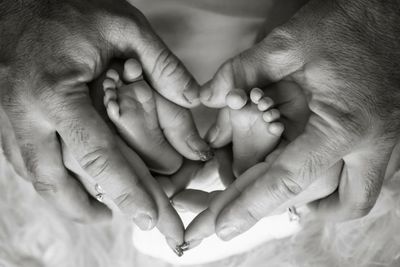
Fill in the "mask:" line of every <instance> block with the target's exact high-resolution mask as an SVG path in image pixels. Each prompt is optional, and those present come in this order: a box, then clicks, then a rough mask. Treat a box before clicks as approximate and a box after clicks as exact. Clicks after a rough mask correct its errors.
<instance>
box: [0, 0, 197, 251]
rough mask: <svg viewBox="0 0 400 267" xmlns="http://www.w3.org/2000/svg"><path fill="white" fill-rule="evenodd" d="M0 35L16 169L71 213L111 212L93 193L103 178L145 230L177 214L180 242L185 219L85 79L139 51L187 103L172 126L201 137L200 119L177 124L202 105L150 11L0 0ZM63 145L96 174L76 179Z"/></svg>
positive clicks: (154, 74)
mask: <svg viewBox="0 0 400 267" xmlns="http://www.w3.org/2000/svg"><path fill="white" fill-rule="evenodd" d="M0 35H1V39H0V93H1V94H0V95H1V104H2V109H1V111H2V112H1V116H0V119H1V122H0V123H1V133H2V139H1V140H2V143H1V144H2V148H3V152H4V154H5V155H6V157H7V159H8V160H9V162H10V163H11V164H12V165H13V166H14V168H15V169H16V170H17V171H18V172H20V174H21V176H23V177H25V178H27V179H29V180H31V181H32V183H33V185H34V187H35V189H36V190H37V192H38V193H39V194H40V195H41V196H43V197H44V198H46V199H47V200H48V201H49V203H51V204H53V205H54V206H55V207H56V208H57V209H58V210H61V211H62V213H63V214H64V215H65V216H67V217H69V218H71V219H74V220H77V221H88V220H98V219H100V218H103V217H107V216H109V210H108V209H106V208H105V206H104V205H102V204H101V203H99V202H98V201H93V198H92V197H90V196H89V195H92V196H95V195H96V194H97V193H98V191H97V192H96V190H95V188H94V185H95V184H98V185H100V187H101V188H102V190H103V191H104V192H105V194H106V197H107V199H106V200H107V201H105V203H106V204H107V205H108V206H109V207H114V208H116V209H118V210H119V211H120V212H122V213H123V214H124V215H125V216H126V217H127V218H128V219H130V220H133V221H134V222H135V223H136V224H137V225H138V226H139V227H140V228H142V229H144V230H148V229H151V228H153V227H154V226H156V225H157V227H159V228H160V227H161V226H160V224H159V219H161V217H162V219H163V220H165V221H168V223H170V222H171V221H173V222H174V223H175V224H176V227H175V228H174V230H173V231H174V232H173V233H171V232H170V233H168V234H166V235H167V237H169V238H170V239H171V238H172V239H173V242H172V241H171V240H169V241H170V242H169V243H170V244H172V243H174V242H176V243H177V244H180V243H181V242H182V241H183V225H182V222H181V221H180V219H179V217H177V214H176V212H175V211H174V210H173V209H172V208H171V206H170V203H169V201H168V199H167V198H166V197H164V195H162V194H163V193H162V191H161V187H159V185H158V184H157V183H154V182H155V180H154V178H153V177H151V175H150V173H149V171H148V170H147V168H146V166H145V165H144V163H143V162H142V161H141V160H140V159H139V158H138V157H137V156H136V155H135V153H134V152H133V151H132V150H131V149H130V148H129V147H127V146H126V145H125V144H124V143H123V142H121V141H120V140H119V139H118V138H117V137H116V135H115V134H114V133H113V132H112V131H111V130H110V129H109V127H108V126H107V124H106V123H105V122H104V120H103V119H102V118H101V117H100V115H99V113H98V112H97V111H96V110H95V108H94V107H93V105H92V100H91V99H90V97H89V95H90V90H89V88H88V85H87V84H88V83H90V82H92V81H93V80H95V79H96V78H97V77H98V76H99V75H100V74H101V73H102V72H104V71H105V70H106V69H107V67H108V64H109V62H110V60H111V59H112V58H115V57H118V58H130V57H135V58H137V59H138V60H139V61H140V62H141V64H142V65H143V69H144V72H145V75H146V79H147V80H148V81H149V83H150V84H151V85H152V87H153V88H154V89H155V90H157V91H158V92H159V93H160V94H161V95H163V96H164V97H165V98H166V99H169V100H171V101H174V102H175V103H176V104H178V105H180V106H182V108H180V110H179V108H178V111H177V114H176V116H175V118H174V119H175V121H174V125H176V127H175V128H176V129H175V130H176V131H179V130H180V129H183V130H182V131H187V132H181V133H180V136H181V137H182V136H185V135H187V136H192V137H193V135H197V136H198V133H197V130H196V129H194V126H193V129H188V128H190V127H186V126H185V127H183V126H184V125H182V127H180V125H181V123H180V122H184V121H186V122H187V120H191V117H187V116H186V115H185V114H188V112H187V110H185V109H184V108H183V107H185V108H190V107H194V106H196V105H198V104H199V99H198V98H199V97H198V91H199V90H198V89H199V87H198V84H197V82H196V81H195V80H194V79H193V77H192V76H191V75H190V74H189V73H188V72H187V70H186V69H185V67H184V66H183V65H182V64H181V63H180V61H179V60H178V59H177V58H176V57H175V56H174V55H173V54H172V53H171V52H170V51H169V50H168V48H167V47H166V46H165V45H164V44H163V42H162V41H161V40H160V39H159V37H158V36H157V35H156V34H155V33H154V32H153V30H152V29H151V27H150V25H149V24H148V22H147V21H146V19H145V18H144V16H143V15H142V14H141V13H140V12H139V11H138V10H137V9H136V8H134V7H133V6H131V5H130V4H128V3H127V2H125V1H112V0H101V1H75V0H67V1H23V2H21V1H18V2H15V1H12V0H6V1H1V3H0ZM3 109H4V112H3ZM181 115H182V116H181ZM191 125H194V124H193V123H192V124H191ZM14 133H15V137H16V138H13V136H14ZM182 139H183V141H184V140H185V138H182ZM178 143H179V140H178ZM61 144H63V147H64V148H65V150H68V153H69V154H70V155H69V156H70V159H72V160H69V162H67V165H68V166H73V167H74V168H75V169H74V170H72V171H74V172H75V174H77V175H78V176H79V177H80V178H82V177H87V178H88V179H89V180H90V181H83V180H81V181H78V180H77V179H76V177H74V175H73V173H72V172H70V170H68V169H67V168H66V167H65V166H64V158H63V156H62V154H63V153H65V151H63V149H62V146H61ZM184 156H186V155H184ZM189 156H190V155H189ZM192 158H193V157H192ZM22 159H23V160H22ZM132 160H133V161H135V162H132ZM71 162H74V163H76V165H74V164H71ZM25 167H26V168H25ZM25 169H26V170H27V172H24V170H25ZM143 179H146V181H145V182H143ZM149 179H150V180H151V182H149ZM82 185H83V186H82ZM88 185H90V186H88ZM85 187H86V188H85ZM87 192H89V194H88V193H87ZM161 213H162V216H161V215H160V214H161ZM161 228H163V227H161Z"/></svg>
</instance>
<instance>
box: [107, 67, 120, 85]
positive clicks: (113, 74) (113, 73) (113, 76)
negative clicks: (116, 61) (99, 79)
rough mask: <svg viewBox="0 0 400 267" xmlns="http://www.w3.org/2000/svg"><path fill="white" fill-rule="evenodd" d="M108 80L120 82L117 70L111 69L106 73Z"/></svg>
mask: <svg viewBox="0 0 400 267" xmlns="http://www.w3.org/2000/svg"><path fill="white" fill-rule="evenodd" d="M106 76H107V78H110V79H112V80H114V82H116V83H117V82H118V80H119V74H118V72H117V71H116V70H114V69H109V70H108V71H107V73H106Z"/></svg>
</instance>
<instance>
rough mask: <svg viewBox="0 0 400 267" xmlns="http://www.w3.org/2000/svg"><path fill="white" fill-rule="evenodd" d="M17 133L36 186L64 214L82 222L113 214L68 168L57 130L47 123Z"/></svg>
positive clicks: (40, 193) (100, 218)
mask: <svg viewBox="0 0 400 267" xmlns="http://www.w3.org/2000/svg"><path fill="white" fill-rule="evenodd" d="M38 124H39V123H38ZM41 126H43V125H41ZM20 130H22V129H20ZM17 133H18V135H17V137H18V140H19V142H20V144H21V150H22V153H23V156H24V160H25V163H26V165H27V168H28V170H29V172H30V174H31V178H32V184H33V186H34V188H35V189H36V191H37V192H38V193H39V195H41V196H42V197H43V198H44V199H45V200H47V202H48V203H49V204H50V205H52V206H53V207H55V208H56V209H57V210H58V211H60V213H61V215H63V216H66V217H67V218H69V219H72V220H75V221H78V222H88V221H99V220H102V219H104V218H108V217H110V215H111V213H110V211H109V210H108V209H107V208H106V207H105V206H104V205H103V204H101V203H99V202H97V201H95V200H94V199H92V198H89V195H88V194H87V193H86V191H85V190H84V188H83V187H82V186H81V184H80V183H79V182H78V181H77V180H75V179H74V178H73V177H72V176H71V175H70V173H69V172H68V171H67V170H66V169H65V168H64V164H63V159H62V153H61V150H60V143H59V141H58V138H57V136H56V133H55V132H54V131H52V130H51V129H48V128H46V127H43V128H37V129H32V128H30V129H29V130H28V131H27V130H24V131H17Z"/></svg>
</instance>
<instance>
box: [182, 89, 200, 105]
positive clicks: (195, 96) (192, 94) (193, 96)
mask: <svg viewBox="0 0 400 267" xmlns="http://www.w3.org/2000/svg"><path fill="white" fill-rule="evenodd" d="M183 96H184V97H185V99H186V101H187V102H189V103H190V104H193V103H195V102H197V101H198V100H199V91H198V90H197V89H187V90H185V91H183Z"/></svg>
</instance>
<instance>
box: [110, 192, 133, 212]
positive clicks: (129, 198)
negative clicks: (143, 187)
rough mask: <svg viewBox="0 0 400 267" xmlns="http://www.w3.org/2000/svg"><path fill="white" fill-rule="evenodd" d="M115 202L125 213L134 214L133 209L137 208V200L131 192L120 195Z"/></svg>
mask: <svg viewBox="0 0 400 267" xmlns="http://www.w3.org/2000/svg"><path fill="white" fill-rule="evenodd" d="M114 202H115V204H116V205H117V206H118V207H119V208H120V210H121V211H122V212H124V213H129V212H132V210H133V209H132V208H133V207H135V206H136V200H135V198H134V196H133V195H132V193H130V192H127V193H122V194H120V195H119V196H117V197H116V198H115V199H114Z"/></svg>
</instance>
